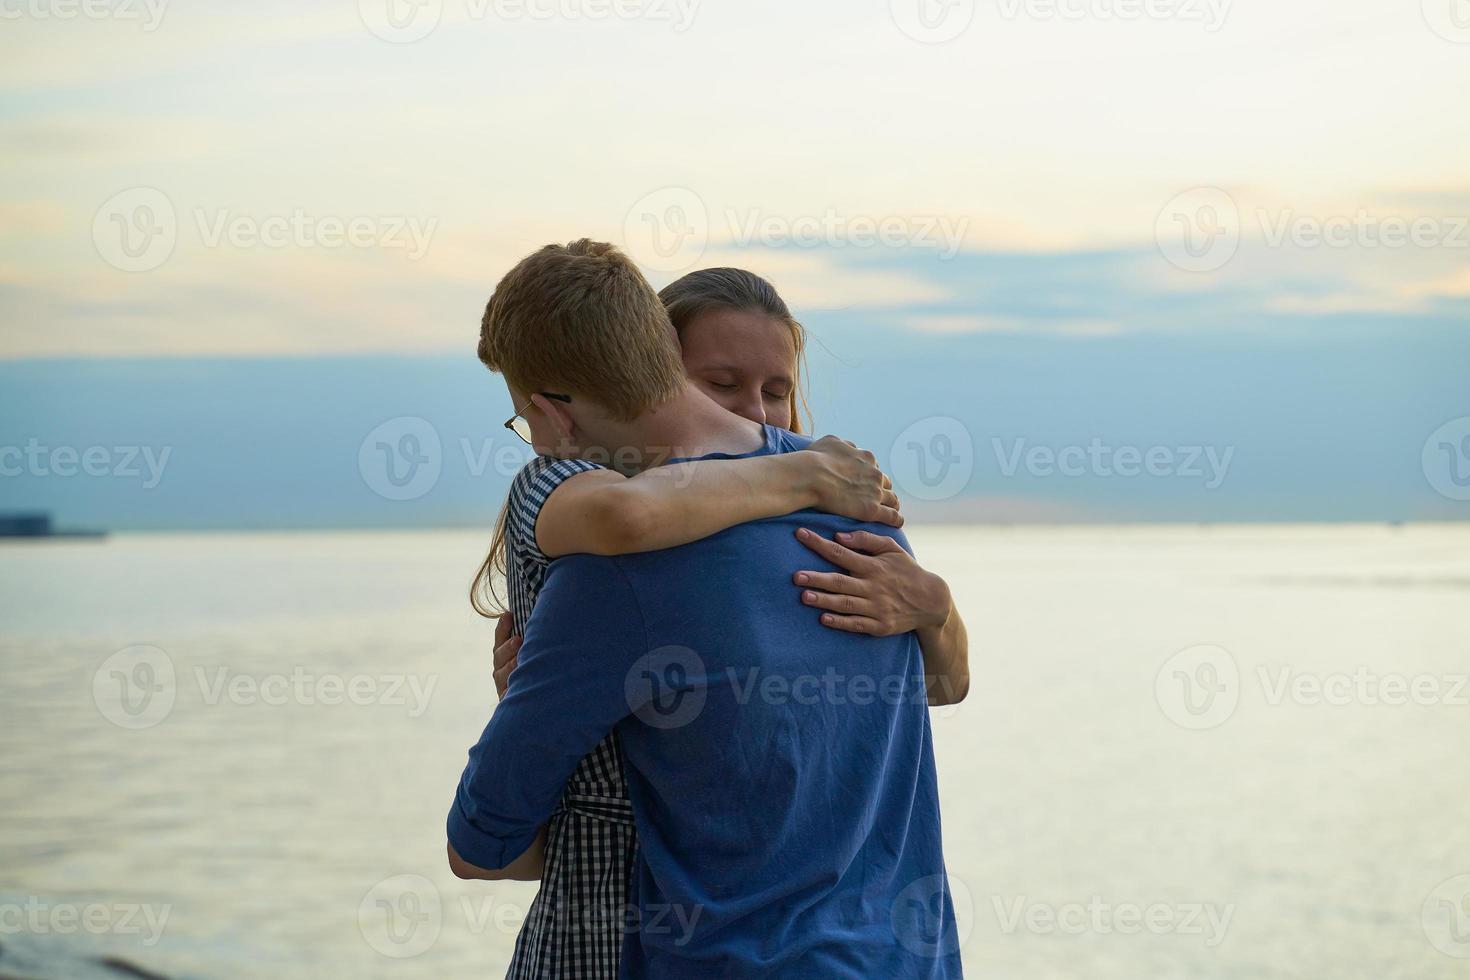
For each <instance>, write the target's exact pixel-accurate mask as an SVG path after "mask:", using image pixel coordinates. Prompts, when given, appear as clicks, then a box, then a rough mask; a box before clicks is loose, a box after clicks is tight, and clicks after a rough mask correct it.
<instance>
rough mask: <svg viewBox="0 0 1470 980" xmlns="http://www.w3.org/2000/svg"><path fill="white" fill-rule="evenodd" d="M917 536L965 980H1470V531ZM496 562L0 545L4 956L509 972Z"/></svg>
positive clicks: (170, 541) (304, 550) (510, 916)
mask: <svg viewBox="0 0 1470 980" xmlns="http://www.w3.org/2000/svg"><path fill="white" fill-rule="evenodd" d="M911 537H912V539H913V541H914V544H915V547H916V549H917V550H918V551H919V554H920V556H921V558H923V559H924V560H925V561H926V563H927V564H928V565H929V566H930V567H931V568H933V569H934V570H936V571H939V572H941V573H943V574H944V575H945V576H947V577H948V579H949V581H950V583H951V585H952V587H953V588H954V591H955V592H956V594H957V596H958V597H959V599H960V605H961V608H962V610H963V611H964V613H965V616H966V619H967V620H968V622H969V624H970V634H971V644H972V650H973V653H972V660H973V668H974V678H975V680H974V686H973V690H972V694H971V696H970V698H969V700H968V701H966V702H965V703H964V704H963V705H961V706H959V707H957V708H954V709H945V710H942V711H938V712H936V717H935V739H936V746H937V752H938V755H939V762H940V781H941V791H942V796H943V806H944V828H945V843H946V852H947V858H948V864H949V869H950V874H951V878H952V885H953V889H954V891H955V894H956V899H957V903H958V904H959V906H960V910H961V913H962V914H961V926H962V932H963V934H964V935H965V937H966V938H965V944H964V957H965V962H966V966H967V970H968V973H969V975H970V976H973V977H995V978H1017V980H1045V978H1050V977H1058V978H1070V977H1076V978H1089V980H1099V978H1118V980H1137V978H1140V977H1158V978H1166V977H1190V978H1251V980H1269V978H1276V977H1281V978H1286V977H1291V978H1302V980H1322V978H1327V977H1331V978H1342V980H1347V978H1362V980H1390V978H1399V977H1402V978H1416V980H1450V978H1464V977H1466V976H1470V820H1467V814H1470V704H1467V702H1470V688H1466V687H1465V686H1464V683H1463V678H1464V676H1465V675H1466V674H1467V673H1470V615H1467V611H1470V527H1467V526H1411V527H1407V528H1401V529H1390V528H1380V527H1347V528H1337V527H1328V528H1323V527H1270V528H1228V529H1227V528H1213V529H1209V528H1204V529H1200V528H1111V529H1096V528H1087V529H1040V528H1037V529H988V528H939V527H927V528H923V527H921V528H914V529H911ZM484 538H485V535H483V534H478V533H432V534H407V533H377V534H322V535H264V534H262V535H244V534H242V535H208V536H179V535H158V536H119V537H116V538H113V539H111V540H108V541H106V542H101V543H96V542H80V541H79V542H46V543H34V544H5V545H3V546H0V726H3V727H0V731H3V735H4V745H5V753H4V756H3V760H0V964H6V963H16V962H20V960H21V959H22V958H24V959H26V960H27V961H30V962H37V963H40V964H42V965H43V969H49V970H50V971H51V973H52V974H54V975H67V974H66V970H67V969H68V968H67V967H63V966H59V965H58V964H61V963H63V962H70V959H69V958H71V957H75V956H82V955H94V954H100V953H112V954H116V955H119V956H123V957H126V958H127V959H129V960H132V961H133V962H136V963H138V964H141V965H143V966H146V967H148V968H150V969H155V970H159V971H161V972H164V973H166V974H169V975H171V976H179V977H185V976H189V977H235V976H272V977H277V978H283V980H284V978H295V977H302V978H306V977H323V976H341V977H425V978H427V977H436V978H438V977H460V976H499V975H501V974H502V973H503V971H504V966H505V963H506V960H507V958H508V956H509V953H510V950H511V948H512V945H513V942H514V937H515V931H516V928H517V926H518V924H519V921H520V919H521V917H522V916H523V915H524V912H525V908H526V906H527V904H528V902H529V901H530V898H531V895H532V886H529V885H521V884H497V883H466V882H460V881H458V880H456V879H454V878H453V877H452V876H451V875H450V874H449V873H448V871H447V870H446V868H445V864H444V834H443V821H444V814H445V812H446V809H447V806H448V803H449V799H450V794H451V792H452V789H453V786H454V784H455V780H456V779H457V777H458V775H459V772H460V769H461V767H462V765H463V763H464V757H465V750H466V748H467V747H468V745H469V744H470V743H471V742H473V741H474V740H475V738H476V737H477V736H478V733H479V731H480V728H481V727H482V726H483V724H484V721H485V719H486V717H487V716H488V715H489V713H490V711H491V709H492V707H493V704H494V693H493V689H492V686H491V682H490V676H489V670H488V663H489V658H490V645H489V629H488V627H487V626H486V624H485V623H484V622H483V621H481V620H479V619H478V618H477V617H475V616H474V615H473V614H472V613H471V612H470V611H469V608H468V605H467V603H466V601H465V598H464V593H465V587H466V584H467V582H468V580H469V577H470V575H471V573H472V572H473V570H474V567H475V565H476V564H477V563H478V561H479V558H480V557H481V549H482V547H483V545H484ZM1459 876H1466V877H1463V878H1462V877H1459ZM7 957H10V959H7ZM3 972H4V971H3V969H0V974H3ZM75 975H80V973H79V972H78V973H76V974H75Z"/></svg>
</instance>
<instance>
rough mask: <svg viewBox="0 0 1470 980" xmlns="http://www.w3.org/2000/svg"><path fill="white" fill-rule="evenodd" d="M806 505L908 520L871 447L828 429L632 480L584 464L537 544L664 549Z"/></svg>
mask: <svg viewBox="0 0 1470 980" xmlns="http://www.w3.org/2000/svg"><path fill="white" fill-rule="evenodd" d="M808 507H813V508H816V509H817V510H822V511H826V512H827V513H830V514H838V515H840V516H842V517H850V518H852V519H854V520H859V521H877V522H879V523H882V524H890V525H892V526H894V527H901V526H902V525H903V518H902V517H901V516H900V515H899V513H898V497H896V496H895V495H894V493H893V489H892V484H891V483H890V482H889V480H888V478H887V477H886V476H884V475H883V472H882V471H881V470H879V469H878V467H877V464H876V463H875V461H874V458H873V454H872V453H870V452H867V451H865V450H862V449H858V448H857V447H856V446H853V445H852V444H850V443H847V442H844V441H842V440H841V439H838V438H836V437H834V436H827V437H825V438H823V439H819V440H817V441H816V442H814V443H812V444H811V446H809V447H808V448H806V449H803V450H800V451H798V452H794V453H783V454H781V455H777V456H753V457H749V458H747V459H705V460H694V461H692V462H688V463H676V464H674V465H672V466H658V467H653V468H651V469H649V470H646V471H644V472H642V473H639V474H638V475H637V476H635V477H632V478H631V479H630V478H628V477H624V476H623V475H622V474H620V473H617V472H615V471H613V470H606V469H599V470H593V471H590V472H587V473H578V474H577V475H576V476H574V477H572V478H570V479H568V480H566V481H565V482H563V483H562V484H560V485H559V486H557V488H556V489H555V490H554V491H552V493H551V496H550V497H548V498H547V499H546V502H545V503H544V504H542V505H541V513H540V516H539V517H538V518H537V520H536V544H537V546H538V547H539V548H540V549H541V551H542V552H544V553H545V554H546V555H547V556H548V557H550V558H558V557H560V556H562V555H571V554H593V555H626V554H633V553H635V552H640V551H657V550H659V549H661V548H673V547H676V546H678V545H681V544H689V543H690V542H691V541H698V540H699V539H700V538H707V537H709V536H710V535H712V534H716V533H718V532H720V531H723V530H725V528H728V527H733V526H734V525H736V524H743V523H745V522H746V521H757V520H760V519H761V518H764V517H778V516H780V515H782V514H790V513H793V512H794V511H798V510H804V509H806V508H808Z"/></svg>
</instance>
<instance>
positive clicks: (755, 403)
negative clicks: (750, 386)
mask: <svg viewBox="0 0 1470 980" xmlns="http://www.w3.org/2000/svg"><path fill="white" fill-rule="evenodd" d="M736 414H737V415H743V416H744V417H745V418H748V419H750V420H751V421H752V422H759V423H761V424H762V425H764V424H765V422H766V403H765V400H764V399H762V398H761V390H760V389H759V388H756V389H755V390H754V391H742V392H741V393H740V407H739V408H738V409H737V410H736Z"/></svg>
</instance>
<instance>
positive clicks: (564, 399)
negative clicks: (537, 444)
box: [505, 391, 572, 446]
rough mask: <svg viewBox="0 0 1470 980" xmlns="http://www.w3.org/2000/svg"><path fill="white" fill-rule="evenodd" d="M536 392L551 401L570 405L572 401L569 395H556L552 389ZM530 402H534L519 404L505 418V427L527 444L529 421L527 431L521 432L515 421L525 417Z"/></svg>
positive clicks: (529, 438)
mask: <svg viewBox="0 0 1470 980" xmlns="http://www.w3.org/2000/svg"><path fill="white" fill-rule="evenodd" d="M536 394H538V395H540V396H541V397H542V398H550V399H551V400H552V401H558V402H561V403H562V404H564V405H570V404H571V403H572V396H571V395H558V394H557V393H556V392H554V391H538V392H536ZM532 404H534V402H526V404H524V405H522V406H521V410H520V411H518V412H516V413H515V414H514V415H512V416H511V417H510V418H508V419H506V420H505V427H506V428H507V429H509V430H510V431H512V432H514V433H515V434H516V435H518V436H520V438H521V441H522V442H524V443H525V444H526V445H528V446H529V445H531V437H530V435H528V434H527V433H529V431H530V423H527V431H526V432H521V431H520V430H519V429H517V428H516V422H517V421H518V420H520V419H524V418H525V417H526V409H528V408H530V407H531V406H532Z"/></svg>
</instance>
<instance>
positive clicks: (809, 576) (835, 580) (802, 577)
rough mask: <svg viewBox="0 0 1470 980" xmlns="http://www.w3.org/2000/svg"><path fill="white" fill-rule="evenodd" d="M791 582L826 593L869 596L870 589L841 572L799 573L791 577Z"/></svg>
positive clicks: (858, 579)
mask: <svg viewBox="0 0 1470 980" xmlns="http://www.w3.org/2000/svg"><path fill="white" fill-rule="evenodd" d="M791 581H793V582H795V583H796V584H797V585H800V586H804V587H806V588H809V589H821V590H822V591H824V592H840V593H842V594H843V595H861V596H865V595H867V594H868V587H867V585H866V584H864V582H863V580H862V579H860V578H853V577H852V576H851V575H843V574H842V573H841V572H797V573H796V574H795V575H793V576H791Z"/></svg>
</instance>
